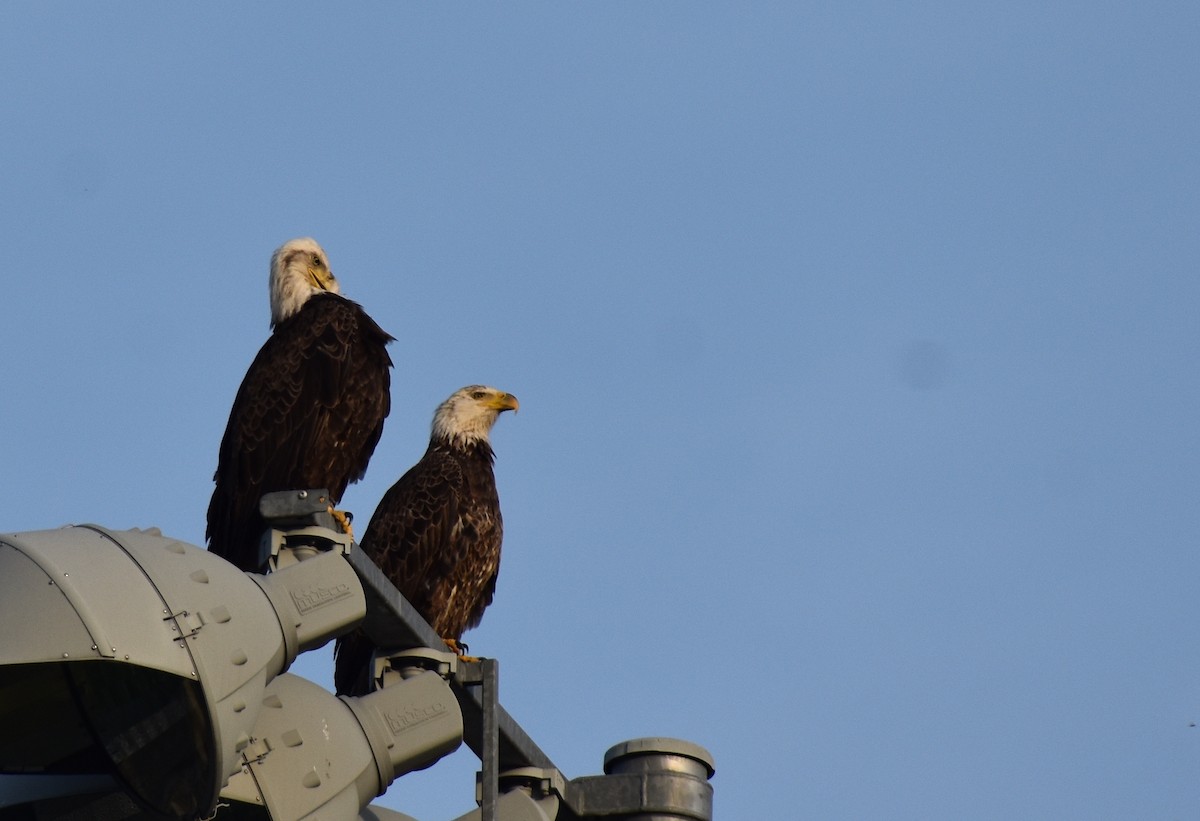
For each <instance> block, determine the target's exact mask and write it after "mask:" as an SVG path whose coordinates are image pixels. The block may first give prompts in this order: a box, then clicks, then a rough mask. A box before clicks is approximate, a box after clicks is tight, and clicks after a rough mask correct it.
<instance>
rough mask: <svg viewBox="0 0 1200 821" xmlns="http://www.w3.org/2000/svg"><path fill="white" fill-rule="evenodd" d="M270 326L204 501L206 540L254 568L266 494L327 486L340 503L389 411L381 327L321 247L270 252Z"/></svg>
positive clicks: (312, 244)
mask: <svg viewBox="0 0 1200 821" xmlns="http://www.w3.org/2000/svg"><path fill="white" fill-rule="evenodd" d="M270 295H271V327H272V333H271V336H270V337H269V338H268V339H267V341H266V342H265V343H264V344H263V346H262V348H261V350H259V352H258V356H256V357H255V358H254V362H253V363H251V365H250V369H249V370H248V371H247V372H246V376H245V378H244V379H243V380H242V385H241V387H240V388H238V392H237V398H236V399H234V402H233V409H232V410H231V411H230V412H229V423H228V425H227V426H226V428H225V436H224V437H223V438H222V439H221V450H220V452H219V455H218V457H217V471H216V474H215V475H214V476H213V479H214V480H215V481H216V488H215V489H214V490H213V495H212V501H211V502H210V503H209V505H208V533H207V535H208V549H209V550H211V551H212V552H214V553H216V554H218V555H220V556H222V557H224V558H225V559H227V560H229V561H230V562H232V563H233V564H235V565H237V566H238V567H240V568H241V569H243V570H250V571H257V570H260V565H259V551H258V545H259V540H260V538H261V536H262V532H263V529H264V527H265V523H264V522H263V519H262V517H261V516H260V515H259V513H258V501H259V498H260V497H261V496H262V495H263V494H264V493H269V492H271V491H276V490H290V489H293V488H296V489H303V488H326V489H327V490H328V491H329V494H330V496H331V497H332V499H331V501H332V502H333V503H335V504H336V502H337V501H339V500H340V499H341V498H342V494H343V493H344V492H345V490H346V485H347V484H348V483H350V482H355V481H358V480H359V479H361V478H362V476H363V473H364V472H365V471H366V469H367V462H368V460H370V458H371V453H372V452H373V451H374V450H375V445H376V444H377V443H378V442H379V436H380V434H381V433H382V432H383V420H384V419H385V418H386V417H387V415H388V411H389V410H391V372H390V369H391V367H392V360H391V358H390V357H389V356H388V353H387V349H386V346H387V344H388V343H389V342H391V341H392V337H391V336H390V335H388V334H387V333H385V332H384V331H383V330H382V329H381V328H380V327H379V326H378V325H377V324H375V321H374V320H373V319H371V317H369V316H367V314H366V312H365V311H364V310H363V309H362V307H361V306H360V305H358V304H357V303H355V302H351V301H350V300H348V299H346V298H345V297H343V296H341V294H340V288H339V286H338V281H337V280H336V279H335V278H334V276H333V272H332V271H331V270H330V269H329V260H328V257H326V255H325V252H324V251H323V250H322V249H321V246H320V245H318V244H317V243H316V241H315V240H313V239H310V238H307V237H306V238H303V239H294V240H292V241H291V242H288V243H285V244H284V245H283V246H281V247H280V248H279V249H278V250H277V251H275V253H274V254H273V255H272V256H271V275H270Z"/></svg>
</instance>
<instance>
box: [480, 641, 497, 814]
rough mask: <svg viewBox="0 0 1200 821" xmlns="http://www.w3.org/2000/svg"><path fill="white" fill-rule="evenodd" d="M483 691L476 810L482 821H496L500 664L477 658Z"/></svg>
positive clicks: (494, 660) (481, 697) (481, 694)
mask: <svg viewBox="0 0 1200 821" xmlns="http://www.w3.org/2000/svg"><path fill="white" fill-rule="evenodd" d="M481 666H482V668H483V669H482V673H483V676H482V678H483V692H482V693H480V701H481V702H482V705H481V706H482V707H483V744H482V747H483V750H482V752H481V754H480V756H479V757H480V763H481V764H482V765H483V774H482V782H483V783H482V784H481V785H480V787H481V795H480V798H481V801H480V808H481V809H482V810H483V818H482V821H496V800H497V796H498V795H499V791H500V790H499V777H500V722H499V720H498V715H497V707H498V706H499V704H500V694H499V689H500V662H498V661H496V659H481Z"/></svg>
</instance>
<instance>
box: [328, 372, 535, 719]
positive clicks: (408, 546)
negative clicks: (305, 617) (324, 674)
mask: <svg viewBox="0 0 1200 821" xmlns="http://www.w3.org/2000/svg"><path fill="white" fill-rule="evenodd" d="M516 409H517V398H516V397H515V396H513V395H512V394H510V393H504V392H503V391H499V390H496V389H495V388H488V387H484V386H482V385H468V386H467V387H465V388H462V389H460V390H458V391H455V392H454V394H452V395H451V396H450V398H449V399H447V400H446V401H445V402H443V403H442V404H441V405H440V406H439V407H438V409H437V412H436V413H435V414H434V416H433V434H432V436H430V439H429V448H428V450H426V451H425V455H424V456H422V457H421V461H419V462H417V464H415V465H413V466H412V467H411V468H409V470H408V472H407V473H405V474H404V475H403V476H401V477H400V479H399V480H398V481H397V482H396V484H394V485H392V487H391V489H390V490H388V492H387V493H386V494H385V495H384V497H383V499H382V500H381V501H380V502H379V506H378V507H377V508H375V515H374V516H372V517H371V522H370V524H368V525H367V530H366V533H365V534H364V535H363V538H362V543H361V545H360V546H361V547H362V550H363V552H364V553H365V554H366V555H367V556H370V557H371V559H373V560H374V561H375V563H376V564H378V565H379V567H380V569H381V570H382V571H383V573H384V575H386V576H387V577H388V578H389V579H391V581H392V583H393V584H394V585H396V587H397V589H399V590H400V592H401V593H403V594H404V597H405V598H406V599H408V601H409V603H411V604H412V606H413V607H415V608H416V610H417V612H418V613H420V614H421V615H422V616H423V617H424V618H425V620H426V621H427V622H429V624H430V625H431V626H432V627H433V629H434V630H436V631H437V633H438V635H439V636H442V637H443V638H444V639H448V640H452V641H454V642H455V643H457V642H458V640H459V639H460V638H462V634H463V631H465V630H467V629H469V628H471V627H474V626H475V625H477V624H479V620H480V619H481V618H482V617H483V611H484V609H485V608H486V607H487V606H488V605H489V604H491V602H492V595H493V593H495V590H496V574H497V572H498V571H499V569H500V542H501V540H502V539H503V537H504V526H503V522H502V521H501V518H500V497H499V495H498V494H497V492H496V478H495V474H494V473H493V472H492V463H493V461H494V459H495V453H494V452H493V450H492V446H491V442H490V441H489V438H488V436H489V433H490V432H491V429H492V425H494V424H495V423H496V418H497V417H498V416H499V415H500V414H501V413H502V412H504V411H506V410H512V411H515V410H516ZM447 643H449V642H447ZM373 649H374V648H373V646H372V645H371V643H370V641H369V640H368V639H367V637H366V635H365V634H364V633H363V632H362V631H361V630H356V631H354V632H352V633H349V634H347V635H345V636H342V637H341V638H339V639H338V640H337V644H336V646H335V648H334V657H335V666H334V684H335V686H336V687H337V691H338V693H339V694H340V695H346V694H361V693H363V692H366V690H367V689H369V685H368V684H367V683H366V676H365V672H366V667H367V664H368V663H369V661H370V657H371V653H372V651H373Z"/></svg>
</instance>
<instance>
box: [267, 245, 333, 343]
mask: <svg viewBox="0 0 1200 821" xmlns="http://www.w3.org/2000/svg"><path fill="white" fill-rule="evenodd" d="M270 289H271V327H275V326H276V325H278V324H279V323H280V322H283V321H284V320H285V319H287V318H288V317H290V316H292V315H293V314H294V313H296V312H297V311H299V310H300V309H301V308H303V307H304V303H305V302H308V300H309V297H311V296H312V295H313V294H319V293H321V292H322V291H331V292H333V293H335V294H337V293H341V288H340V287H339V286H338V281H337V279H335V278H334V276H333V271H331V270H330V269H329V257H327V256H325V251H324V249H322V248H321V246H320V245H318V244H317V241H316V240H315V239H313V238H312V237H301V238H300V239H294V240H291V241H290V242H285V243H284V244H283V245H281V246H279V248H278V250H276V251H275V253H274V254H272V255H271V280H270Z"/></svg>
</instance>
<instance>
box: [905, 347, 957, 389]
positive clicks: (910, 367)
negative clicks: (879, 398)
mask: <svg viewBox="0 0 1200 821" xmlns="http://www.w3.org/2000/svg"><path fill="white" fill-rule="evenodd" d="M897 367H898V368H899V370H900V381H901V382H903V383H904V384H905V385H907V386H908V387H909V388H911V389H913V390H914V391H934V390H937V389H939V388H942V387H944V386H945V385H946V383H947V382H949V381H950V355H949V354H948V353H947V352H946V346H944V345H942V344H941V343H940V342H934V341H933V340H932V339H913V340H910V341H909V342H906V343H905V344H904V345H903V346H901V348H900V356H899V357H898V360H897Z"/></svg>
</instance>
